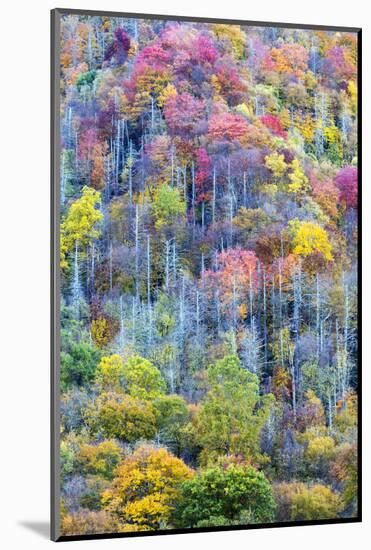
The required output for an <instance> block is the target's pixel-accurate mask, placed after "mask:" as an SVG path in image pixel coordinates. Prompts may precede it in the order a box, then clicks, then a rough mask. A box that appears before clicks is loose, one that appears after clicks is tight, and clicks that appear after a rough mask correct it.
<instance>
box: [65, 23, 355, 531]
mask: <svg viewBox="0 0 371 550" xmlns="http://www.w3.org/2000/svg"><path fill="white" fill-rule="evenodd" d="M60 63H61V67H60V69H61V81H60V82H61V143H62V151H61V162H60V165H61V174H60V207H61V220H60V224H61V225H60V232H61V281H62V292H61V327H62V328H61V330H62V339H61V392H62V394H61V483H62V486H61V510H62V511H61V522H62V532H63V534H65V535H73V534H86V533H104V532H121V531H122V532H130V531H143V530H156V529H173V528H193V527H209V526H229V525H249V524H256V523H270V522H282V521H303V520H318V519H332V518H344V517H352V516H355V515H356V514H357V177H358V176H357V35H356V34H354V33H353V34H352V33H347V32H324V31H311V30H295V29H284V28H272V27H244V26H241V27H240V26H236V25H226V24H211V23H210V24H206V23H188V22H181V23H178V22H171V21H157V20H135V19H120V18H108V17H97V16H94V17H92V16H90V17H87V16H76V15H71V16H63V17H62V26H61V55H60Z"/></svg>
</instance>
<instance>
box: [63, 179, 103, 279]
mask: <svg viewBox="0 0 371 550" xmlns="http://www.w3.org/2000/svg"><path fill="white" fill-rule="evenodd" d="M99 205H100V193H99V191H96V190H95V189H93V188H92V187H87V186H85V187H84V188H83V189H82V195H81V197H80V198H79V199H76V200H75V201H74V202H73V203H72V204H71V206H70V208H69V210H68V213H67V216H66V218H65V219H64V221H63V222H62V223H61V237H60V241H61V242H60V257H61V268H62V269H66V268H67V267H68V261H67V256H68V254H69V253H70V252H71V251H73V250H74V248H75V246H76V243H78V244H79V246H81V247H84V246H87V245H88V244H90V243H91V241H92V240H93V239H97V238H98V237H99V235H100V231H99V226H98V225H99V222H100V221H101V220H102V219H103V214H102V212H100V211H99V210H98V207H99Z"/></svg>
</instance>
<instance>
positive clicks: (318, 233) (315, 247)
mask: <svg viewBox="0 0 371 550" xmlns="http://www.w3.org/2000/svg"><path fill="white" fill-rule="evenodd" d="M289 225H290V229H291V234H292V244H293V247H294V254H297V255H298V256H304V257H305V256H309V255H310V254H320V255H322V256H323V258H324V259H325V260H327V261H331V260H333V256H332V246H331V243H330V240H329V237H328V234H327V231H326V230H325V229H323V228H322V227H320V226H319V225H318V224H316V223H313V222H300V221H299V220H291V221H290V222H289Z"/></svg>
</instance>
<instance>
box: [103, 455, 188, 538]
mask: <svg viewBox="0 0 371 550" xmlns="http://www.w3.org/2000/svg"><path fill="white" fill-rule="evenodd" d="M193 475H194V472H193V470H191V469H190V468H188V466H186V464H184V462H183V461H182V460H180V459H179V458H176V457H175V456H173V455H172V454H170V453H169V452H168V451H167V450H166V449H156V448H154V447H151V446H148V445H143V446H141V447H139V448H138V449H137V450H136V451H135V452H134V453H133V454H132V455H131V456H130V457H128V458H126V459H125V460H123V462H122V463H121V465H120V466H118V468H117V469H116V477H115V478H114V479H113V482H112V485H111V487H110V488H109V489H107V490H106V491H104V492H103V494H102V504H103V507H104V508H105V509H106V510H107V511H109V512H110V513H111V514H112V516H113V517H115V518H117V519H118V520H119V521H120V523H121V524H123V525H132V526H135V529H136V530H143V531H146V530H149V529H159V528H160V527H166V525H167V524H168V521H169V518H170V515H171V513H172V511H173V509H174V505H175V503H176V501H177V499H178V498H179V496H180V487H181V485H182V483H183V482H184V481H185V480H187V479H191V478H192V477H193Z"/></svg>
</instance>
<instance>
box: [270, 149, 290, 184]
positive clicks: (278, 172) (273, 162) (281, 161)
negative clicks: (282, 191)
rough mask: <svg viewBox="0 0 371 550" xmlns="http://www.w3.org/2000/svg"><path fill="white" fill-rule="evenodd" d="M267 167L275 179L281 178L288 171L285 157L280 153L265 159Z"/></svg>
mask: <svg viewBox="0 0 371 550" xmlns="http://www.w3.org/2000/svg"><path fill="white" fill-rule="evenodd" d="M264 160H265V166H266V167H267V168H268V169H269V170H270V171H271V172H272V174H273V176H274V177H275V178H281V177H282V176H283V175H284V173H285V172H286V170H287V164H286V162H285V157H284V156H283V155H279V154H278V153H272V154H271V155H267V156H266V157H265V159H264Z"/></svg>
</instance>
